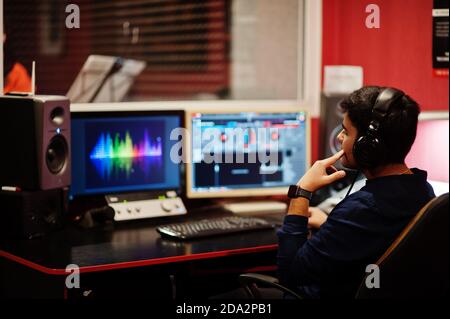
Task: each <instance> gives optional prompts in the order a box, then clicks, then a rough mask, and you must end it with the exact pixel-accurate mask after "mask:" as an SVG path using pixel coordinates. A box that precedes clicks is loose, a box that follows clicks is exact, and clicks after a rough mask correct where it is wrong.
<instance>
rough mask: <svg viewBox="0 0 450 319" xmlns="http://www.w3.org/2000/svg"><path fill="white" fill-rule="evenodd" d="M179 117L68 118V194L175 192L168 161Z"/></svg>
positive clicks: (176, 172)
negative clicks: (69, 186) (69, 165)
mask: <svg viewBox="0 0 450 319" xmlns="http://www.w3.org/2000/svg"><path fill="white" fill-rule="evenodd" d="M182 120H183V112H176V111H173V112H172V111H171V112H151V111H145V112H143V111H140V112H74V113H72V186H71V195H72V196H78V195H91V194H111V193H126V192H135V191H148V190H166V189H173V190H178V189H179V188H180V168H179V164H178V163H175V162H173V161H172V160H171V158H170V151H171V148H172V147H173V146H174V145H175V144H176V143H177V142H178V141H177V140H171V139H170V134H171V132H172V130H173V129H176V128H179V127H181V126H182Z"/></svg>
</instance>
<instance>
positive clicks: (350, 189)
mask: <svg viewBox="0 0 450 319" xmlns="http://www.w3.org/2000/svg"><path fill="white" fill-rule="evenodd" d="M358 176H359V170H357V171H356V173H355V177H353V181H352V185H351V186H350V188H349V189H348V192H347V195H345V198H347V197H348V195H350V192H351V191H352V188H353V186H355V183H356V180H357V179H358Z"/></svg>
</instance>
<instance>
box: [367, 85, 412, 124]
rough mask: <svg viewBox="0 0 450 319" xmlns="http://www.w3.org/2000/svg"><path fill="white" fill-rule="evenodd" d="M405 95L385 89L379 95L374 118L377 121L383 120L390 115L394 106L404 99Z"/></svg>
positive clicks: (391, 89) (373, 111)
mask: <svg viewBox="0 0 450 319" xmlns="http://www.w3.org/2000/svg"><path fill="white" fill-rule="evenodd" d="M404 96H405V93H404V92H403V91H400V90H397V89H394V88H385V89H384V90H383V91H381V93H380V94H379V95H378V97H377V100H376V102H375V104H374V106H373V109H372V116H374V117H376V119H377V120H380V119H383V118H384V117H385V116H386V115H387V114H388V113H389V109H390V107H391V105H392V104H394V103H395V102H397V101H398V100H399V99H401V98H403V97H404Z"/></svg>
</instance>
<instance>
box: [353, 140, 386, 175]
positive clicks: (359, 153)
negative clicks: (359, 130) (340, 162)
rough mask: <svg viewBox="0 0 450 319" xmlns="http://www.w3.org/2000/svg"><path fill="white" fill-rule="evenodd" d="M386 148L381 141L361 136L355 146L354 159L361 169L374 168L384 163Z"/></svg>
mask: <svg viewBox="0 0 450 319" xmlns="http://www.w3.org/2000/svg"><path fill="white" fill-rule="evenodd" d="M385 155H386V153H385V147H384V144H383V143H381V142H380V140H379V139H377V138H375V137H370V136H367V135H366V136H361V137H360V138H359V139H358V140H357V141H356V142H355V144H354V145H353V157H354V158H355V160H356V163H357V164H358V166H359V167H360V168H366V169H367V168H374V167H376V166H378V165H379V164H380V163H382V162H383V161H384V158H385Z"/></svg>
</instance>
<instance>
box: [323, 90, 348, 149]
mask: <svg viewBox="0 0 450 319" xmlns="http://www.w3.org/2000/svg"><path fill="white" fill-rule="evenodd" d="M346 97H347V95H346V94H326V93H322V98H321V106H320V127H321V136H322V149H321V158H326V157H330V156H331V155H333V154H335V153H336V152H338V151H339V150H340V149H341V146H340V145H339V143H338V141H337V136H338V135H339V133H340V132H341V131H342V120H343V119H344V115H343V113H342V111H341V108H340V106H339V105H340V103H341V102H342V100H344V99H345V98H346Z"/></svg>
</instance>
